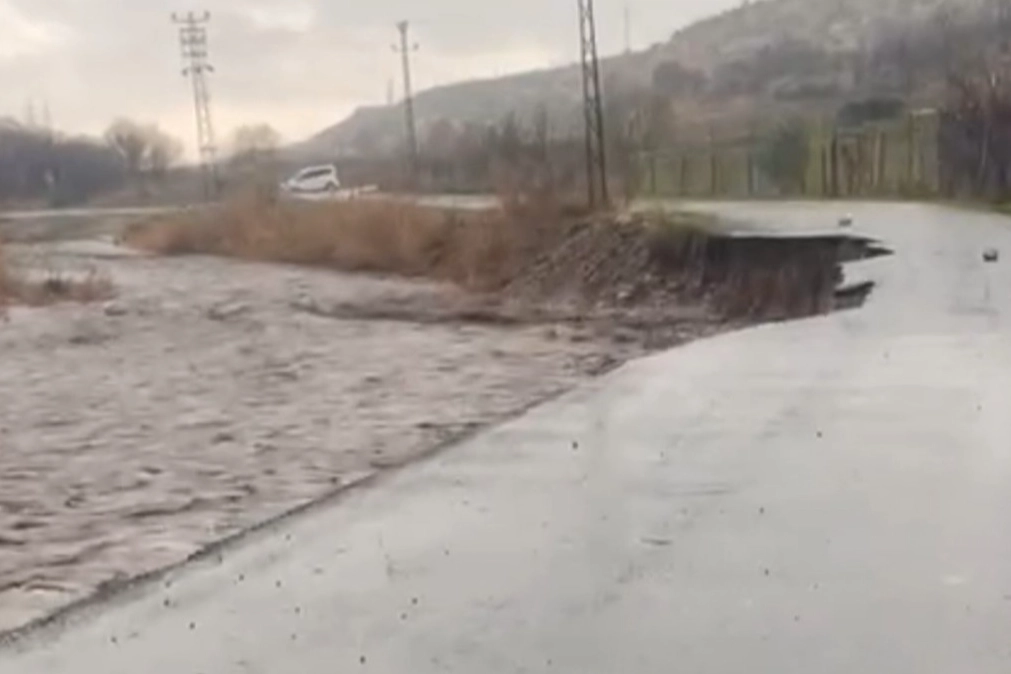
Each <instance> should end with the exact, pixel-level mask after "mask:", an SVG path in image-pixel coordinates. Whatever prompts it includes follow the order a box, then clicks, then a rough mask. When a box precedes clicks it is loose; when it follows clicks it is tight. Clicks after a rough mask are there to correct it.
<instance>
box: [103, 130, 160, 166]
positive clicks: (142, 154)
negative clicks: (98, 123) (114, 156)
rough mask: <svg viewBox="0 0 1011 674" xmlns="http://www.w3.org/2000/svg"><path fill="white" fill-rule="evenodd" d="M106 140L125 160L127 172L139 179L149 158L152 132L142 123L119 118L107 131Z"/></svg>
mask: <svg viewBox="0 0 1011 674" xmlns="http://www.w3.org/2000/svg"><path fill="white" fill-rule="evenodd" d="M105 140H106V142H108V143H109V146H110V147H111V148H112V149H113V150H115V151H116V152H117V153H118V154H119V156H120V158H121V159H122V160H123V166H124V167H125V168H126V172H127V173H128V174H129V175H130V176H131V177H132V178H133V179H135V180H136V179H138V178H139V177H140V175H141V172H142V171H143V170H144V164H145V161H146V160H147V155H148V149H149V143H150V134H149V133H148V130H147V129H146V128H145V127H143V126H142V125H140V124H138V123H137V122H134V121H132V120H129V119H124V118H121V119H117V120H116V121H115V122H113V123H112V125H111V126H110V127H109V129H108V130H107V131H106V132H105Z"/></svg>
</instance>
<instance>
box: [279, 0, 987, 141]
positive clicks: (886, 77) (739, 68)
mask: <svg viewBox="0 0 1011 674" xmlns="http://www.w3.org/2000/svg"><path fill="white" fill-rule="evenodd" d="M1000 6H1002V0H756V1H754V2H750V3H746V4H744V5H743V6H741V7H739V8H737V9H734V10H730V11H727V12H724V13H723V14H720V15H717V16H713V17H711V18H709V19H706V20H703V21H701V22H698V23H695V24H693V25H690V26H688V27H686V28H684V29H682V30H679V31H678V32H676V33H675V34H674V35H672V37H671V38H670V40H669V41H667V42H665V43H662V44H657V45H654V46H652V47H650V48H649V49H647V50H644V51H641V52H637V53H633V54H629V55H624V56H619V57H614V58H610V59H606V60H605V61H604V62H603V64H602V68H603V75H604V80H605V83H606V88H607V89H608V94H609V97H611V98H614V97H616V92H642V91H648V92H650V93H651V94H660V95H662V96H665V97H667V98H670V99H672V100H678V99H681V100H686V99H690V103H691V105H690V106H689V107H695V108H698V109H699V110H701V111H702V112H703V113H704V111H705V109H706V106H707V105H708V106H709V108H711V109H714V110H725V109H727V108H728V107H731V106H730V105H729V104H728V102H729V101H740V100H742V99H744V100H746V101H748V104H749V105H751V106H754V105H755V104H756V103H760V102H763V101H767V102H771V103H775V102H779V101H790V100H798V99H810V100H813V101H817V99H819V98H823V99H826V100H831V101H832V102H833V103H835V102H837V101H838V100H839V99H841V98H845V97H846V96H847V95H850V94H855V93H859V92H875V93H879V92H881V91H882V90H896V89H903V90H904V91H901V92H899V93H901V94H903V95H904V97H908V96H906V95H907V94H910V93H911V92H910V90H911V89H913V88H915V87H917V86H922V83H917V82H914V81H913V77H912V75H911V74H910V72H911V71H913V70H916V69H918V68H919V67H920V66H919V64H918V63H912V62H911V63H908V64H902V63H900V64H898V66H897V65H896V61H897V60H898V59H899V57H903V58H905V60H906V61H914V60H916V59H917V58H918V55H917V54H916V53H915V50H913V49H912V47H911V44H912V43H913V42H914V40H913V38H912V37H911V36H914V35H917V34H923V33H925V32H929V31H930V30H931V29H932V28H933V29H936V26H937V25H938V24H939V22H940V19H939V18H938V17H940V16H949V17H955V19H954V20H956V21H976V19H975V18H974V17H978V16H979V12H980V10H982V9H984V8H987V9H992V10H994V11H998V8H999V7H1000ZM896 45H897V46H896ZM925 48H926V47H925ZM889 49H891V51H892V52H896V51H898V52H901V53H898V54H897V55H896V54H891V52H889V59H887V60H888V63H883V62H882V59H881V58H879V57H881V56H882V53H884V52H888V50H889ZM921 60H922V59H921ZM907 66H908V67H907ZM900 71H901V72H900ZM907 71H909V72H907ZM580 97H581V84H580V78H579V69H578V67H576V66H569V67H564V68H554V69H547V70H541V71H536V72H529V73H522V74H518V75H512V76H509V77H503V78H498V79H491V80H481V81H470V82H462V83H458V84H453V85H449V86H443V87H438V88H434V89H430V90H427V91H423V92H421V93H420V94H418V96H417V101H416V112H417V118H418V124H419V129H420V133H421V138H422V143H423V144H424V143H425V139H426V137H427V134H428V132H429V131H430V130H431V129H432V128H433V127H434V126H435V125H437V124H438V123H445V122H449V123H452V124H453V125H455V126H457V127H461V126H468V125H469V126H471V127H482V126H488V125H494V124H499V123H501V122H502V120H503V119H504V118H505V117H506V116H507V115H509V114H513V115H515V116H516V118H517V119H518V120H519V121H520V123H523V122H524V121H529V120H532V119H534V117H535V116H536V115H544V114H545V113H546V114H547V116H548V118H549V119H550V120H551V128H552V132H553V133H554V134H556V135H559V134H568V133H570V132H571V131H573V130H576V129H578V128H579V123H580V116H579V104H580ZM402 126H403V110H402V108H401V107H400V106H399V105H397V106H392V107H369V108H361V109H359V110H357V111H356V112H355V113H354V114H352V115H351V116H350V117H349V118H347V119H346V120H344V121H342V122H340V123H339V124H336V125H335V126H333V127H330V128H328V129H325V130H323V131H321V132H320V133H318V134H316V135H315V136H313V137H312V138H310V139H309V140H307V141H306V142H304V143H301V144H299V145H298V146H295V147H294V148H292V150H293V152H294V153H296V154H299V155H303V156H308V155H319V156H329V155H333V154H348V153H350V154H375V153H377V152H378V153H383V152H389V151H391V150H393V149H394V148H395V147H396V146H397V144H398V143H400V142H401V138H402Z"/></svg>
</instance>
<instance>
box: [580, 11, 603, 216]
mask: <svg viewBox="0 0 1011 674" xmlns="http://www.w3.org/2000/svg"><path fill="white" fill-rule="evenodd" d="M577 1H578V3H579V44H580V56H581V62H582V69H583V110H584V114H585V117H586V183H587V187H586V189H587V198H588V200H589V205H590V207H591V208H596V207H597V206H598V205H599V206H607V205H608V204H609V203H610V196H609V194H608V189H607V151H606V148H605V145H604V103H603V99H602V96H601V87H600V61H599V59H598V58H597V26H596V21H595V19H594V16H593V0H577Z"/></svg>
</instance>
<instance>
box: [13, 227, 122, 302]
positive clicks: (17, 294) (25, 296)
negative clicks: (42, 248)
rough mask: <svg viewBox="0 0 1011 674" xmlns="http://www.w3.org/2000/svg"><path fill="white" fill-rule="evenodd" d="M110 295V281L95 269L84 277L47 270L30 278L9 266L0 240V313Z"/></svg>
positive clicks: (97, 299)
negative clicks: (17, 306)
mask: <svg viewBox="0 0 1011 674" xmlns="http://www.w3.org/2000/svg"><path fill="white" fill-rule="evenodd" d="M113 295H114V289H113V285H112V281H111V280H110V279H109V278H108V277H106V276H104V275H102V274H100V273H99V272H97V271H94V270H92V271H89V272H88V273H87V274H85V275H84V276H79V275H72V274H69V273H62V272H58V271H48V272H46V273H44V274H42V275H40V276H39V277H38V278H32V277H29V276H28V275H25V274H23V273H19V272H17V271H15V270H14V269H12V268H11V266H10V265H9V264H8V263H7V261H6V258H5V256H4V250H3V245H2V242H0V313H2V312H4V311H5V310H6V309H7V308H8V307H9V306H11V305H14V304H22V305H26V306H33V307H38V306H46V305H50V304H55V303H57V302H97V301H101V300H106V299H109V298H110V297H112V296H113Z"/></svg>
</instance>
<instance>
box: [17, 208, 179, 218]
mask: <svg viewBox="0 0 1011 674" xmlns="http://www.w3.org/2000/svg"><path fill="white" fill-rule="evenodd" d="M183 208H185V207H182V206H134V207H128V208H54V209H44V210H31V211H0V220H57V219H60V218H101V217H133V216H144V215H158V214H159V213H169V212H171V211H178V210H182V209H183Z"/></svg>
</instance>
